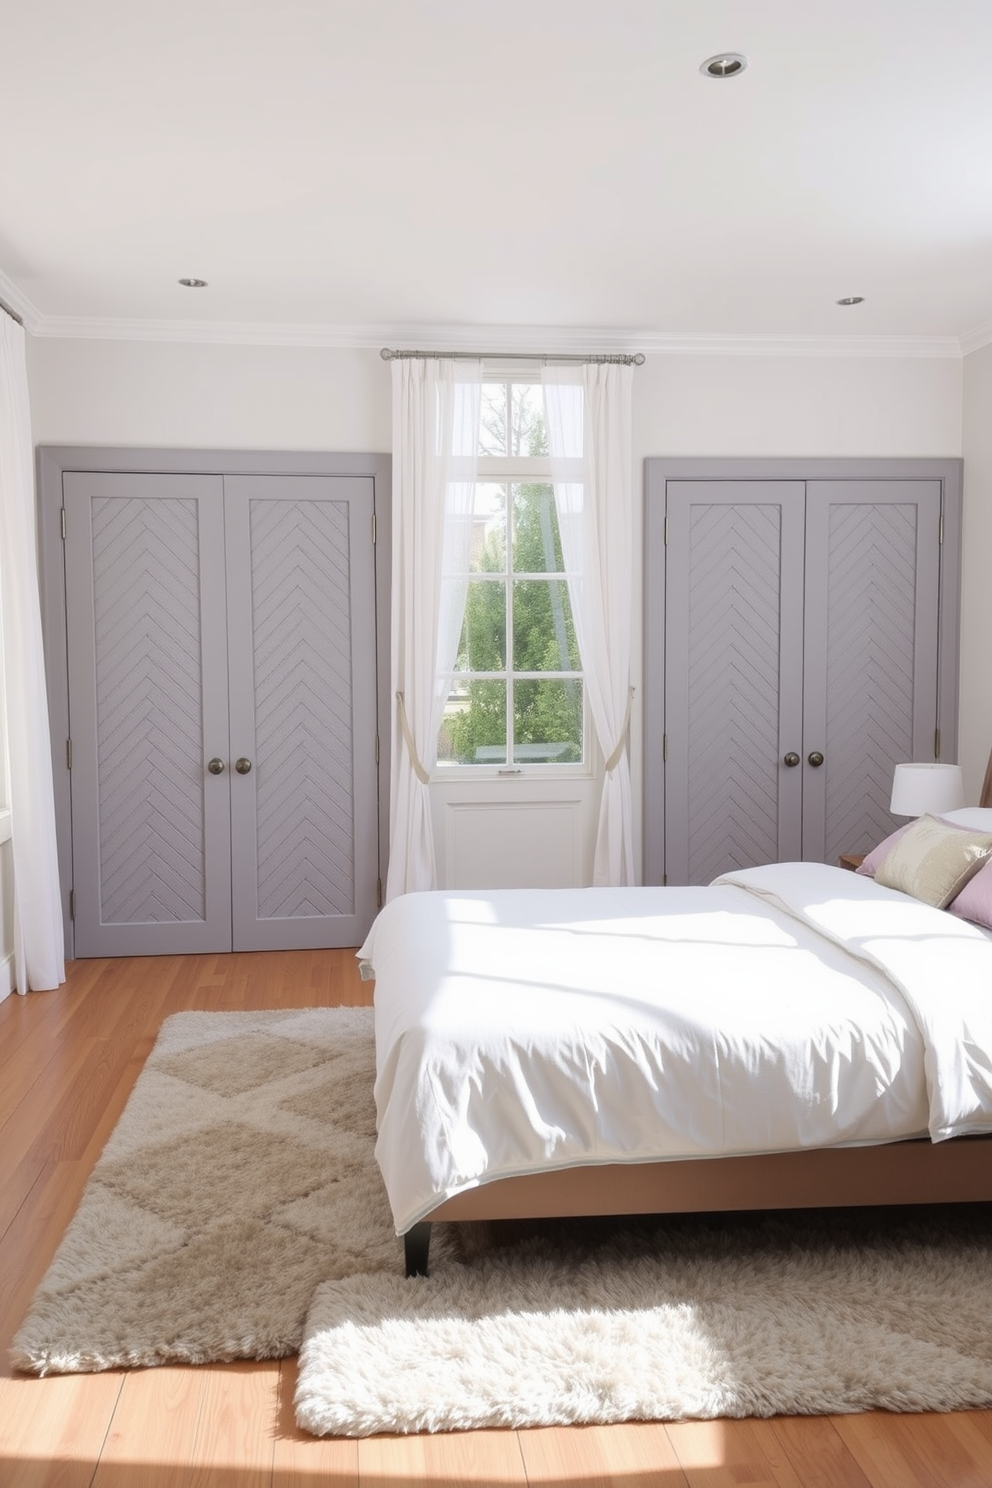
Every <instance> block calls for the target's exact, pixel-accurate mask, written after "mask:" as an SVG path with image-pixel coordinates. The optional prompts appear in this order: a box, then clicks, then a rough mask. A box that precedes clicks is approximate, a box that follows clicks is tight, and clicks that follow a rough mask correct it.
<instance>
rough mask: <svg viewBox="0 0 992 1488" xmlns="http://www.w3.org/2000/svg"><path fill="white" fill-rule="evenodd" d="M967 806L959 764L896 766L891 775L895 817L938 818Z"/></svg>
mask: <svg viewBox="0 0 992 1488" xmlns="http://www.w3.org/2000/svg"><path fill="white" fill-rule="evenodd" d="M963 805H964V778H963V776H962V773H961V766H960V765H896V768H895V772H894V774H893V776H892V800H891V801H890V803H889V810H890V811H891V812H892V815H893V816H924V815H925V814H926V813H927V812H928V811H929V812H931V813H932V814H934V815H936V816H939V815H940V814H941V813H942V812H945V811H957V810H958V809H959V808H960V807H962V806H963Z"/></svg>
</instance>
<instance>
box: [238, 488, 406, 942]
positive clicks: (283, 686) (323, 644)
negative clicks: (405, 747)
mask: <svg viewBox="0 0 992 1488" xmlns="http://www.w3.org/2000/svg"><path fill="white" fill-rule="evenodd" d="M372 496H373V483H372V481H371V480H369V479H364V478H362V477H354V478H347V477H344V476H319V475H314V476H285V475H284V476H275V475H273V476H263V475H258V476H237V477H234V476H229V477H227V478H226V479H225V508H226V518H227V554H228V560H227V572H228V609H229V616H230V633H231V637H232V644H231V646H230V656H231V665H230V687H231V759H232V765H233V769H232V772H231V776H230V788H231V799H232V810H231V840H232V848H233V852H232V856H233V864H234V870H233V871H234V893H233V917H234V945H235V948H236V949H238V950H273V949H281V948H283V947H285V946H287V945H292V946H296V947H306V946H327V945H338V946H347V945H360V944H361V942H362V940H363V939H364V936H365V934H366V932H367V930H368V927H369V925H370V924H371V922H372V918H373V916H374V915H375V910H376V882H377V876H378V841H377V821H378V819H377V800H376V762H375V735H376V697H375V686H376V675H375V611H374V595H375V577H374V572H373V547H372V540H371V532H372V513H373V505H372ZM239 760H241V761H242V762H245V761H247V762H249V763H250V769H249V771H248V772H247V773H245V774H240V773H239V771H238V763H237V762H238V761H239ZM241 768H242V769H244V763H242V766H241Z"/></svg>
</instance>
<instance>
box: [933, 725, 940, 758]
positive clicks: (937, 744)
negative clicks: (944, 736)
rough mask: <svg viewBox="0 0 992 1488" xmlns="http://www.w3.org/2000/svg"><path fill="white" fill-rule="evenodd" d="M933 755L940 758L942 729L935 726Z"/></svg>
mask: <svg viewBox="0 0 992 1488" xmlns="http://www.w3.org/2000/svg"><path fill="white" fill-rule="evenodd" d="M933 757H934V759H940V729H939V728H935V729H934V731H933Z"/></svg>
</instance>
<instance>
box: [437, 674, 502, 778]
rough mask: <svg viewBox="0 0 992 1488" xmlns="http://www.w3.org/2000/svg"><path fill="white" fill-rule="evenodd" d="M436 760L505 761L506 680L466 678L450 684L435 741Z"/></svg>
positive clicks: (462, 763) (458, 761) (465, 763)
mask: <svg viewBox="0 0 992 1488" xmlns="http://www.w3.org/2000/svg"><path fill="white" fill-rule="evenodd" d="M437 758H438V763H439V764H445V763H448V764H455V765H505V764H506V683H505V682H475V681H473V682H466V683H462V684H457V683H456V685H455V686H454V687H453V688H452V690H451V694H450V696H449V697H448V701H447V703H446V704H445V708H444V718H443V720H442V723H441V730H440V733H439V734H438V741H437Z"/></svg>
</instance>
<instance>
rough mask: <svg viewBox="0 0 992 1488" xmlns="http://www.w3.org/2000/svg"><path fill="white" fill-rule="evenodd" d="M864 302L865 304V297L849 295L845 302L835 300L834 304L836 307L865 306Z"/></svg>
mask: <svg viewBox="0 0 992 1488" xmlns="http://www.w3.org/2000/svg"><path fill="white" fill-rule="evenodd" d="M864 302H865V297H864V295H847V296H846V298H845V299H843V300H835V301H834V304H835V305H863V304H864Z"/></svg>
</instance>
